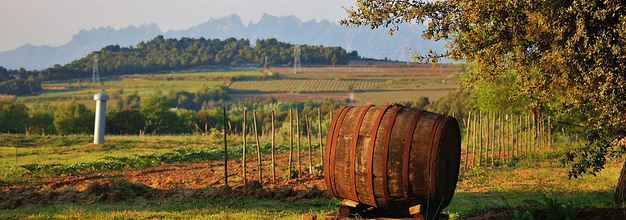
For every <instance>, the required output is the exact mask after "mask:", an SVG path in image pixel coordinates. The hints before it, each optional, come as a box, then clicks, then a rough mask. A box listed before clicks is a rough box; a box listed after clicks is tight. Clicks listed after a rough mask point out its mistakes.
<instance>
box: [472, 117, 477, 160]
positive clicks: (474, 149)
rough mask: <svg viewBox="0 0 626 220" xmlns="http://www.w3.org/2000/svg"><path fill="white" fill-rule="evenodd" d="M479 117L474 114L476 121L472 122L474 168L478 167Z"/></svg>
mask: <svg viewBox="0 0 626 220" xmlns="http://www.w3.org/2000/svg"><path fill="white" fill-rule="evenodd" d="M477 118H478V117H477V116H476V113H474V120H472V124H473V126H472V154H473V156H472V167H475V166H476V144H477V143H478V138H477V137H478V134H477V133H476V127H477V125H478V119H477Z"/></svg>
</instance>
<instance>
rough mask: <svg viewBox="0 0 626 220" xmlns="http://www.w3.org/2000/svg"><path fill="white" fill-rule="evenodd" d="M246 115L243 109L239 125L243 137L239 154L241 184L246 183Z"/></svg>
mask: <svg viewBox="0 0 626 220" xmlns="http://www.w3.org/2000/svg"><path fill="white" fill-rule="evenodd" d="M246 115H247V111H246V110H243V126H242V127H241V132H242V137H243V154H242V155H241V167H242V170H243V184H244V185H246V184H247V183H248V174H247V173H248V171H247V170H246Z"/></svg>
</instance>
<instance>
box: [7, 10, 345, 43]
mask: <svg viewBox="0 0 626 220" xmlns="http://www.w3.org/2000/svg"><path fill="white" fill-rule="evenodd" d="M353 4H354V3H353V2H352V1H351V0H210V1H207V0H204V1H200V0H0V30H1V31H0V51H5V50H10V49H14V48H16V47H19V46H21V45H23V44H26V43H30V44H33V45H42V44H45V45H51V46H58V45H61V44H64V43H66V42H67V41H69V40H70V39H71V37H72V35H74V34H75V33H77V32H78V31H79V30H80V29H90V28H93V27H101V26H111V27H114V28H121V27H127V26H129V25H135V26H137V25H141V24H148V23H152V22H154V23H156V24H158V25H159V27H160V28H161V30H163V31H168V30H180V29H185V28H189V27H191V26H194V25H197V24H200V23H202V22H205V21H207V20H209V19H210V18H220V17H224V16H227V15H230V14H238V15H239V16H241V18H242V20H243V21H244V24H247V23H248V22H249V21H257V20H258V19H259V18H260V17H261V15H262V14H263V13H267V14H271V15H277V16H282V15H292V14H293V15H296V16H297V17H299V18H300V19H303V20H310V19H316V20H321V19H328V20H330V21H331V22H336V21H338V20H339V19H341V18H343V17H345V10H344V9H343V8H342V6H350V5H353Z"/></svg>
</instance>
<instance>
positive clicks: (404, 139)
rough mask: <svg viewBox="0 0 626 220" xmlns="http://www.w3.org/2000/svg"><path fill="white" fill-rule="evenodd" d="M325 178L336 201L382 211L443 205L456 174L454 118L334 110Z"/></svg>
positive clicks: (394, 109)
mask: <svg viewBox="0 0 626 220" xmlns="http://www.w3.org/2000/svg"><path fill="white" fill-rule="evenodd" d="M330 126H331V127H330V128H329V132H328V137H327V141H326V144H327V145H326V146H328V147H327V148H326V150H325V154H326V155H325V157H324V158H325V159H324V167H325V169H324V175H325V179H326V184H327V188H328V190H329V192H331V193H332V194H333V195H334V196H335V197H337V198H341V199H347V200H351V201H354V202H356V203H358V204H362V205H367V206H371V207H375V208H379V209H382V210H390V211H399V212H408V210H409V208H410V207H413V206H416V205H421V207H422V211H423V212H433V213H438V212H440V211H441V210H442V209H443V208H445V207H446V206H448V204H449V203H450V201H451V199H452V196H453V195H454V190H455V188H456V183H457V180H458V175H459V166H460V160H461V155H460V154H461V140H460V139H461V136H460V131H459V125H458V122H457V120H456V119H454V118H453V117H449V116H445V115H441V114H436V113H431V112H427V111H424V110H418V109H413V108H409V107H404V106H401V105H380V106H374V105H368V106H361V107H353V106H347V107H343V108H341V109H339V110H337V112H336V114H335V117H334V118H333V120H332V122H331V125H330Z"/></svg>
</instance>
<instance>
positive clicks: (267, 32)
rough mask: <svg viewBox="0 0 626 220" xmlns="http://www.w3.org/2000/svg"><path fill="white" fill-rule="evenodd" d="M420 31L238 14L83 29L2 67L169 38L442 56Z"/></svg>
mask: <svg viewBox="0 0 626 220" xmlns="http://www.w3.org/2000/svg"><path fill="white" fill-rule="evenodd" d="M421 30H423V27H420V26H416V25H406V24H405V25H401V28H400V31H399V32H396V33H395V34H394V35H393V36H389V35H387V31H386V30H385V29H376V30H371V29H370V28H369V27H345V26H340V25H338V24H336V23H333V22H330V21H328V20H326V19H321V20H320V21H315V20H314V19H311V20H308V21H303V20H301V19H300V18H298V17H297V16H295V15H287V16H274V15H270V14H263V15H262V16H261V18H260V19H259V21H257V22H252V21H251V22H249V23H248V25H244V24H243V21H242V20H241V17H240V16H239V15H237V14H231V15H229V16H225V17H222V18H212V19H209V20H207V21H206V22H204V23H202V24H198V25H196V26H194V27H191V28H188V29H184V30H177V31H168V32H165V33H163V32H162V31H161V29H160V28H159V26H158V25H157V24H155V23H149V24H142V25H139V26H133V25H129V26H128V27H124V28H118V29H116V28H112V27H109V26H107V27H98V28H91V29H87V30H80V31H79V32H78V33H77V34H76V35H74V36H73V37H72V39H71V40H70V41H69V42H68V43H66V44H64V45H61V46H58V47H50V46H46V45H42V46H34V45H30V44H25V45H23V46H21V47H19V48H16V49H14V50H10V51H4V52H0V66H4V67H7V68H10V69H17V68H20V67H25V68H26V69H43V68H47V67H51V66H53V65H54V64H66V63H69V62H71V61H73V60H75V59H78V58H81V57H84V56H85V55H87V54H89V53H90V52H92V51H97V50H100V49H101V48H102V47H104V46H107V45H114V44H117V45H120V46H130V45H136V44H137V43H139V42H141V41H147V40H150V39H153V38H154V37H155V36H157V35H163V36H164V37H166V38H181V37H191V38H199V37H204V38H219V39H225V38H229V37H235V38H246V39H249V40H251V41H255V40H256V39H265V38H276V39H278V40H280V41H283V42H289V43H294V44H309V45H325V46H341V47H343V48H345V49H346V50H349V51H351V50H357V51H358V52H359V54H360V55H362V56H364V57H370V58H380V59H382V58H389V59H393V60H404V61H407V60H411V55H412V54H410V53H408V52H406V51H407V50H406V48H414V49H419V50H420V51H428V49H431V48H432V49H434V50H436V51H443V43H442V42H429V41H424V40H422V39H421V37H420V36H421Z"/></svg>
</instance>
